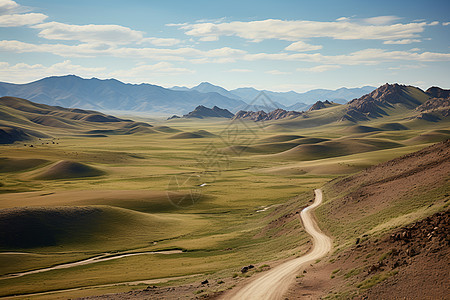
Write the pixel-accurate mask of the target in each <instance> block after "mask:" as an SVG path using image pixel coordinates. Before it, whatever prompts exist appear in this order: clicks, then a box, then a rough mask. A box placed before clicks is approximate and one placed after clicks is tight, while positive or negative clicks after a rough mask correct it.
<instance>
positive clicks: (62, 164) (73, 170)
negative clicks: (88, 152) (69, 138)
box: [34, 160, 105, 180]
mask: <svg viewBox="0 0 450 300" xmlns="http://www.w3.org/2000/svg"><path fill="white" fill-rule="evenodd" d="M104 174H105V172H104V171H102V170H99V169H97V168H94V167H91V166H88V165H86V164H83V163H80V162H75V161H68V160H62V161H59V162H57V163H55V164H53V165H51V166H50V167H49V168H47V169H46V170H43V171H42V172H40V173H39V174H37V175H35V176H34V178H35V179H44V180H55V179H70V178H83V177H95V176H101V175H104Z"/></svg>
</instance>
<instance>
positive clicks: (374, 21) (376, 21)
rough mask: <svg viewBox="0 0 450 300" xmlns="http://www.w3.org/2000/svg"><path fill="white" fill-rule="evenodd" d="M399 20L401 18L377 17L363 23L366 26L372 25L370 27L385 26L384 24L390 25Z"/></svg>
mask: <svg viewBox="0 0 450 300" xmlns="http://www.w3.org/2000/svg"><path fill="white" fill-rule="evenodd" d="M400 19H401V18H399V17H396V16H379V17H373V18H367V19H364V22H366V23H368V24H372V25H386V24H391V23H393V22H395V21H397V20H400Z"/></svg>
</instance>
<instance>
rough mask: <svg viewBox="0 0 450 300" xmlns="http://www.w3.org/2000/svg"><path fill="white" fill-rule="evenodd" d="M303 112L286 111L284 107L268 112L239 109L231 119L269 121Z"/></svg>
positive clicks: (297, 115) (295, 115)
mask: <svg viewBox="0 0 450 300" xmlns="http://www.w3.org/2000/svg"><path fill="white" fill-rule="evenodd" d="M302 114H303V113H302V112H298V111H293V110H290V111H287V110H284V109H281V108H279V109H276V110H273V111H271V112H269V113H266V112H265V111H263V110H260V111H256V112H254V111H244V110H240V111H238V112H237V113H236V115H235V116H234V118H233V120H236V119H245V120H252V121H256V122H258V121H270V120H280V119H286V118H296V117H299V116H301V115H302Z"/></svg>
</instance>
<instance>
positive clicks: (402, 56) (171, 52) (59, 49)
mask: <svg viewBox="0 0 450 300" xmlns="http://www.w3.org/2000/svg"><path fill="white" fill-rule="evenodd" d="M0 50H4V51H9V52H17V53H26V52H36V53H38V52H41V53H52V54H56V55H59V56H63V57H98V56H102V55H105V56H112V57H122V58H127V59H130V58H133V59H153V60H160V61H187V60H189V61H190V62H192V63H197V64H200V63H230V62H236V61H240V60H244V61H258V60H272V61H306V62H315V63H321V64H325V65H357V64H365V65H377V64H380V63H383V62H390V61H421V62H425V61H430V62H431V61H450V53H436V52H422V53H420V52H418V51H416V50H417V49H412V50H410V51H388V50H385V49H364V50H360V51H355V52H352V53H350V54H342V55H322V54H320V53H287V52H280V53H263V52H262V53H248V52H246V51H244V50H240V49H234V48H230V47H223V48H218V49H212V50H207V51H204V50H199V49H195V48H190V47H184V48H177V49H167V48H134V47H116V46H111V45H107V44H92V43H91V44H79V45H64V44H30V43H24V42H20V41H8V40H4V41H0Z"/></svg>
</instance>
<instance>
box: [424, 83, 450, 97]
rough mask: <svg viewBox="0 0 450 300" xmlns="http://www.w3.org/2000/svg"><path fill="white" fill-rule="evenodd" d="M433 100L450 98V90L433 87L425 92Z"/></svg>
mask: <svg viewBox="0 0 450 300" xmlns="http://www.w3.org/2000/svg"><path fill="white" fill-rule="evenodd" d="M425 93H427V94H428V95H430V96H431V97H433V98H450V90H444V89H441V88H440V87H437V86H432V87H430V88H429V89H428V90H426V91H425Z"/></svg>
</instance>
